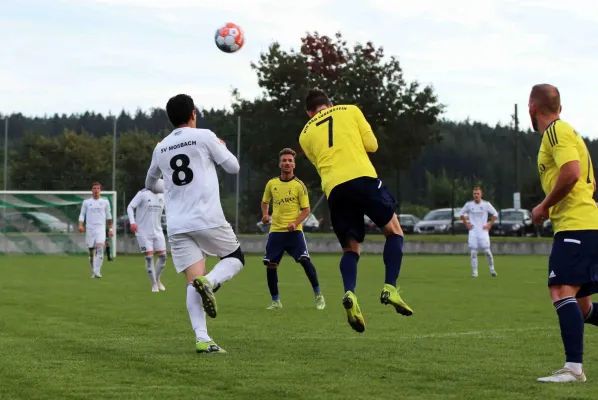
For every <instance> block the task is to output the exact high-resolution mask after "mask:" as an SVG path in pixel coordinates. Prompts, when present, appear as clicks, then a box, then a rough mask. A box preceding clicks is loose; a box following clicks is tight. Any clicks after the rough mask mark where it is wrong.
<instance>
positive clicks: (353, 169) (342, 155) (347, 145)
mask: <svg viewBox="0 0 598 400" xmlns="http://www.w3.org/2000/svg"><path fill="white" fill-rule="evenodd" d="M299 144H300V145H301V148H302V149H303V151H304V152H305V155H306V156H307V158H308V159H309V161H311V163H312V164H313V165H314V166H315V167H316V169H317V170H318V174H319V175H320V178H321V179H322V190H323V191H324V193H326V197H328V196H329V195H330V192H331V191H332V189H334V187H335V186H337V185H339V184H341V183H344V182H347V181H350V180H352V179H355V178H359V177H362V176H367V177H372V178H377V177H378V175H377V173H376V169H375V168H374V166H373V165H372V162H371V161H370V158H369V157H368V155H367V153H373V152H375V151H376V150H378V141H377V140H376V137H375V136H374V132H372V128H371V126H370V124H369V123H368V121H367V120H366V119H365V117H364V115H363V113H362V112H361V110H360V109H359V107H357V106H353V105H339V106H334V107H330V108H327V109H324V110H322V111H320V112H318V113H317V114H316V115H314V116H313V118H312V119H310V120H309V122H307V124H306V125H305V127H304V128H303V131H301V135H300V136H299Z"/></svg>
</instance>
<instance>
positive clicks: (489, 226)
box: [483, 224, 492, 231]
mask: <svg viewBox="0 0 598 400" xmlns="http://www.w3.org/2000/svg"><path fill="white" fill-rule="evenodd" d="M490 228H492V225H490V224H486V225H484V228H483V229H484V230H485V231H489V230H490Z"/></svg>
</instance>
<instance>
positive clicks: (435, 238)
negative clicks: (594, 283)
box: [239, 232, 552, 243]
mask: <svg viewBox="0 0 598 400" xmlns="http://www.w3.org/2000/svg"><path fill="white" fill-rule="evenodd" d="M239 236H240V237H256V236H260V235H256V234H241V235H239ZM261 236H264V238H265V237H266V236H265V235H261ZM305 236H306V237H307V238H308V239H309V238H310V237H311V238H329V239H334V240H336V236H335V235H334V233H327V232H326V233H321V232H316V233H306V234H305ZM367 240H372V241H375V242H382V241H384V235H382V234H368V235H367ZM405 240H408V241H412V242H417V241H422V242H439V243H444V242H449V243H455V242H461V243H467V235H414V234H408V235H405ZM490 240H491V241H492V242H521V241H523V242H552V238H551V237H531V236H527V237H518V236H490Z"/></svg>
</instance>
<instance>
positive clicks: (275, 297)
mask: <svg viewBox="0 0 598 400" xmlns="http://www.w3.org/2000/svg"><path fill="white" fill-rule="evenodd" d="M295 155H296V153H295V151H293V150H292V149H289V148H286V149H282V150H281V151H280V153H279V160H280V175H279V176H277V177H276V178H272V179H270V180H269V181H268V183H267V184H266V189H265V190H264V196H263V198H262V222H263V223H268V221H270V216H269V215H268V208H269V206H270V201H272V218H271V221H272V225H271V227H270V234H269V235H268V242H267V243H266V254H265V255H264V265H265V266H266V277H267V280H268V288H269V289H270V295H271V296H272V304H271V305H270V306H269V307H268V309H269V310H273V309H278V308H282V303H281V301H280V294H279V293H278V273H277V268H278V265H279V264H280V260H281V259H282V256H283V254H284V252H285V251H286V252H287V253H289V254H290V255H291V257H293V258H294V259H295V261H296V262H298V263H299V264H301V266H302V267H303V269H304V270H305V275H307V278H308V279H309V282H310V283H311V286H312V288H313V290H314V294H315V296H316V308H317V309H318V310H323V309H324V308H325V306H326V303H325V301H324V296H323V295H322V293H321V291H320V284H319V282H318V274H317V273H316V267H315V266H314V265H313V264H312V262H311V260H310V257H309V252H308V250H307V242H306V241H305V235H304V234H303V227H302V225H301V224H302V223H303V221H305V219H306V218H307V217H308V216H309V213H310V212H311V210H310V207H309V196H308V194H307V188H306V187H305V185H304V184H303V182H301V181H300V180H299V179H297V177H296V176H295V173H294V171H295Z"/></svg>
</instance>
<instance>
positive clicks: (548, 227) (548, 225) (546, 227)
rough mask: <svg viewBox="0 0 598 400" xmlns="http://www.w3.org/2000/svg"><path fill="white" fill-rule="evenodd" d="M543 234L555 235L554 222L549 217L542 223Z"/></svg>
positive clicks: (547, 235)
mask: <svg viewBox="0 0 598 400" xmlns="http://www.w3.org/2000/svg"><path fill="white" fill-rule="evenodd" d="M542 236H546V237H553V236H554V229H553V227H552V222H550V220H549V219H547V220H544V222H543V223H542Z"/></svg>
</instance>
